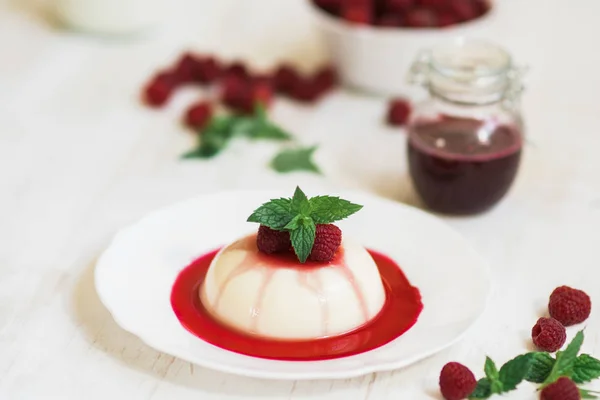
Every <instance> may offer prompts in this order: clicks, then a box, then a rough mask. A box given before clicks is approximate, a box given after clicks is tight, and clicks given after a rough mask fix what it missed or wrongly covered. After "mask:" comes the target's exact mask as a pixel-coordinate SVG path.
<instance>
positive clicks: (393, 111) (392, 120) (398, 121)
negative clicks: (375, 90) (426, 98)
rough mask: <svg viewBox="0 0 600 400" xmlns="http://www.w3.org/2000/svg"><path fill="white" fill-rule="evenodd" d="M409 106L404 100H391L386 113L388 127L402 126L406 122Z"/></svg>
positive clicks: (409, 110)
mask: <svg viewBox="0 0 600 400" xmlns="http://www.w3.org/2000/svg"><path fill="white" fill-rule="evenodd" d="M410 112H411V106H410V103H409V102H408V100H406V99H400V98H398V99H393V100H392V101H390V104H389V106H388V113H387V122H388V124H390V125H394V126H402V125H404V124H406V122H407V121H408V117H409V116H410Z"/></svg>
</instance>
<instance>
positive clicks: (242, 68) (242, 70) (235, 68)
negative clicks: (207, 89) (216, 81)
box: [225, 61, 250, 79]
mask: <svg viewBox="0 0 600 400" xmlns="http://www.w3.org/2000/svg"><path fill="white" fill-rule="evenodd" d="M232 76H235V77H238V78H242V79H247V78H249V77H250V72H249V71H248V68H247V67H246V65H245V64H244V63H243V62H241V61H235V62H233V63H231V64H229V65H228V66H227V67H226V68H225V77H232Z"/></svg>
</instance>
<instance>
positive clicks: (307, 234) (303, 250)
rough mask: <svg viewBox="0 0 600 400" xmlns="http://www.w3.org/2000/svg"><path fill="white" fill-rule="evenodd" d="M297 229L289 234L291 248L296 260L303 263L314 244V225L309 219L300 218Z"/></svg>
mask: <svg viewBox="0 0 600 400" xmlns="http://www.w3.org/2000/svg"><path fill="white" fill-rule="evenodd" d="M300 221H302V222H301V223H300V224H299V225H298V228H296V229H294V230H293V231H291V232H290V239H291V241H292V247H293V248H294V252H295V253H296V256H298V260H300V262H301V263H305V262H306V259H307V258H308V256H309V255H310V252H311V251H312V248H313V245H314V244H315V233H316V226H315V223H314V222H313V221H312V220H311V219H310V218H302V219H301V220H300Z"/></svg>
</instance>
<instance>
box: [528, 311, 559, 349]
mask: <svg viewBox="0 0 600 400" xmlns="http://www.w3.org/2000/svg"><path fill="white" fill-rule="evenodd" d="M531 338H532V339H533V344H535V347H537V348H538V349H539V350H541V351H547V352H549V353H554V352H555V351H557V350H560V348H561V347H562V346H563V344H565V341H566V340H567V331H566V330H565V327H564V326H563V325H562V324H561V323H560V322H558V321H557V320H555V319H554V318H540V319H538V321H537V323H536V324H535V325H534V327H533V328H532V329H531Z"/></svg>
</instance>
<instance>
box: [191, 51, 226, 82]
mask: <svg viewBox="0 0 600 400" xmlns="http://www.w3.org/2000/svg"><path fill="white" fill-rule="evenodd" d="M222 72H223V71H222V67H221V64H219V61H217V59H215V58H214V57H209V56H205V57H202V58H200V59H199V60H198V64H197V66H196V70H195V76H194V78H195V79H196V81H197V82H200V83H204V84H208V83H213V82H214V81H216V80H217V79H218V78H219V77H220V76H221V73H222Z"/></svg>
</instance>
